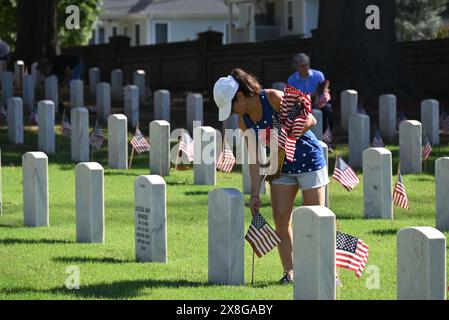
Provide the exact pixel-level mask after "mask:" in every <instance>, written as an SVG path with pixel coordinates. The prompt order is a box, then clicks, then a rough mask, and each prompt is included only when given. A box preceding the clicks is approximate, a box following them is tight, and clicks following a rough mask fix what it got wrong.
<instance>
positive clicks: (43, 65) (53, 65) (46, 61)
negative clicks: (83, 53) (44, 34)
mask: <svg viewBox="0 0 449 320" xmlns="http://www.w3.org/2000/svg"><path fill="white" fill-rule="evenodd" d="M37 70H38V71H39V73H40V74H41V75H42V76H43V77H45V78H46V77H48V76H51V75H55V76H56V77H57V78H58V84H59V90H60V95H59V96H60V97H61V96H62V94H61V93H62V90H68V88H69V85H70V81H71V80H78V79H81V78H82V74H83V71H84V63H83V61H82V60H81V58H79V57H76V56H70V55H59V56H55V57H52V58H42V59H41V60H39V62H38V63H37ZM63 110H64V106H63V104H62V101H60V102H59V108H58V111H59V114H62V112H63Z"/></svg>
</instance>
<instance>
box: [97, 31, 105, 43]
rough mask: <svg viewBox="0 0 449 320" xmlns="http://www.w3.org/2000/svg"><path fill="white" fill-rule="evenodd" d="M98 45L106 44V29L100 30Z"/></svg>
mask: <svg viewBox="0 0 449 320" xmlns="http://www.w3.org/2000/svg"><path fill="white" fill-rule="evenodd" d="M98 43H99V44H103V43H104V27H100V28H98Z"/></svg>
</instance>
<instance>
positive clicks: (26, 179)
mask: <svg viewBox="0 0 449 320" xmlns="http://www.w3.org/2000/svg"><path fill="white" fill-rule="evenodd" d="M22 172H23V220H24V224H25V226H27V227H39V226H48V224H49V218H48V158H47V155H46V154H45V153H43V152H27V153H25V154H24V155H23V156H22Z"/></svg>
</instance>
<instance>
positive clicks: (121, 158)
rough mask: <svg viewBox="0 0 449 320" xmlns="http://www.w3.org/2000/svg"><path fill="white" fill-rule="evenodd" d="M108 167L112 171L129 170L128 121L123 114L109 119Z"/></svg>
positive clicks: (114, 115) (113, 115)
mask: <svg viewBox="0 0 449 320" xmlns="http://www.w3.org/2000/svg"><path fill="white" fill-rule="evenodd" d="M108 165H109V167H110V168H112V169H128V120H127V119H126V116H124V115H123V114H111V115H110V116H109V118H108Z"/></svg>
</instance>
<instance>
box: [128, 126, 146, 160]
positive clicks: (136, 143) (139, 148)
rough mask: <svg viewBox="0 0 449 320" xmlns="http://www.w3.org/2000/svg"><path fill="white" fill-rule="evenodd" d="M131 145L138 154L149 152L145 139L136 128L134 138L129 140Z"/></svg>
mask: <svg viewBox="0 0 449 320" xmlns="http://www.w3.org/2000/svg"><path fill="white" fill-rule="evenodd" d="M131 145H132V147H133V148H134V150H136V152H137V153H138V154H141V153H142V152H147V151H150V145H149V144H148V141H147V139H145V137H144V135H143V134H142V131H140V130H139V128H138V127H136V132H135V133H134V137H133V138H132V139H131Z"/></svg>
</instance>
